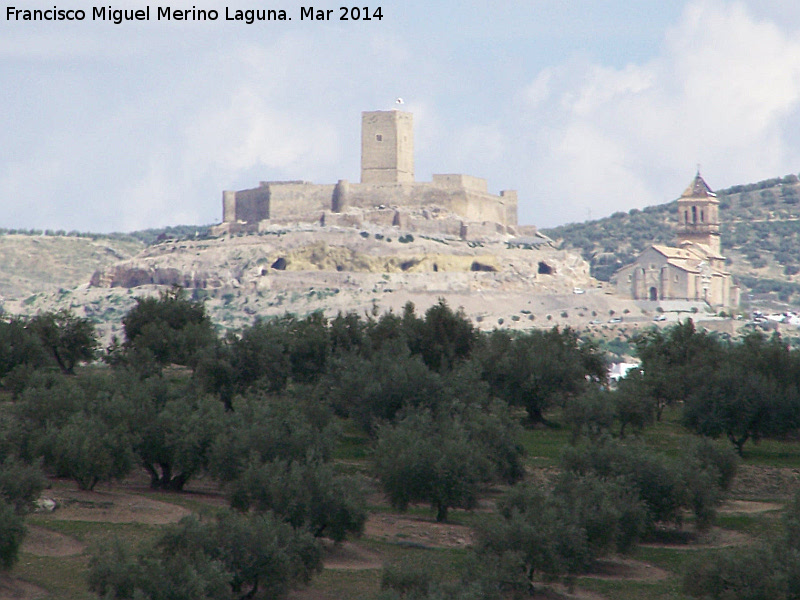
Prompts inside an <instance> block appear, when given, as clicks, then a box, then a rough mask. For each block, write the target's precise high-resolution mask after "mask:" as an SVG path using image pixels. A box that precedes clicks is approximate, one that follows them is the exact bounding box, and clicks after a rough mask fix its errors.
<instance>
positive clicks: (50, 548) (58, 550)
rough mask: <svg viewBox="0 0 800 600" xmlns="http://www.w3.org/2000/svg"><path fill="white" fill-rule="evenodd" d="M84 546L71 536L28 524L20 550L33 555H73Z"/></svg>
mask: <svg viewBox="0 0 800 600" xmlns="http://www.w3.org/2000/svg"><path fill="white" fill-rule="evenodd" d="M84 548H86V546H85V544H83V543H82V542H80V541H78V540H76V539H75V538H73V537H71V536H68V535H64V534H63V533H58V532H57V531H51V530H50V529H47V528H45V527H38V526H36V525H28V533H27V535H26V536H25V539H24V540H23V542H22V551H23V552H26V553H28V554H33V555H35V556H73V555H75V554H80V553H81V552H83V550H84Z"/></svg>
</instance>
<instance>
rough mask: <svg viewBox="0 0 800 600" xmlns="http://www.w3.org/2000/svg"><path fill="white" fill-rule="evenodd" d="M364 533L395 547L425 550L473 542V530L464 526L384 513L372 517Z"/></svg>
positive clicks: (461, 545) (463, 545)
mask: <svg viewBox="0 0 800 600" xmlns="http://www.w3.org/2000/svg"><path fill="white" fill-rule="evenodd" d="M364 534H365V535H367V536H369V537H372V538H376V539H379V540H382V541H385V542H390V543H393V544H405V545H409V546H418V547H423V548H464V547H466V546H469V545H471V544H472V541H473V533H472V530H471V529H470V528H469V527H465V526H464V525H453V524H447V523H436V522H434V521H428V520H425V519H420V518H415V517H407V516H397V515H385V514H379V515H370V516H369V518H368V519H367V523H366V526H365V528H364Z"/></svg>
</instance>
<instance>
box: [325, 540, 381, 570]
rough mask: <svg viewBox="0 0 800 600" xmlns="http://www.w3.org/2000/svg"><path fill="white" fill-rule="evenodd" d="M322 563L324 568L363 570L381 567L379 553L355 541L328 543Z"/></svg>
mask: <svg viewBox="0 0 800 600" xmlns="http://www.w3.org/2000/svg"><path fill="white" fill-rule="evenodd" d="M323 564H324V565H325V568H326V569H337V570H344V571H363V570H367V569H380V568H381V567H383V559H382V558H381V555H380V554H378V553H377V552H373V551H372V550H368V549H367V548H363V547H361V546H359V545H358V543H357V542H344V543H342V544H330V545H329V546H328V547H327V548H326V549H325V557H324V559H323Z"/></svg>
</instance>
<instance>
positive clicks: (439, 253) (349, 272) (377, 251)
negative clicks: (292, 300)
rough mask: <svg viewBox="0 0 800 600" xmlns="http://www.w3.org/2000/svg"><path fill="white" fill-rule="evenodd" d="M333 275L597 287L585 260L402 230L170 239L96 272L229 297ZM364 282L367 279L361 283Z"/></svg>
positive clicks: (503, 242)
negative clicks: (232, 293) (227, 293)
mask: <svg viewBox="0 0 800 600" xmlns="http://www.w3.org/2000/svg"><path fill="white" fill-rule="evenodd" d="M322 274H327V275H329V276H330V277H331V280H332V281H338V282H340V284H341V285H358V286H359V287H362V288H363V287H364V284H368V282H369V280H371V277H370V276H374V275H381V276H383V275H391V276H395V277H394V279H395V280H396V281H397V283H398V284H400V285H402V286H403V288H404V289H407V290H408V291H412V290H414V289H431V288H436V289H443V290H448V289H452V290H453V291H457V290H470V289H478V288H486V289H497V288H498V287H500V288H502V289H505V290H507V291H517V292H524V291H528V292H530V293H542V292H549V293H566V292H569V291H571V290H572V289H573V288H575V287H591V286H593V285H594V283H595V282H594V280H593V279H592V278H591V277H590V276H589V266H588V264H587V263H586V262H585V261H584V260H583V259H582V258H580V257H579V256H578V255H577V254H573V253H568V252H564V251H560V250H557V249H554V248H553V247H552V246H551V245H549V244H548V243H546V242H544V241H542V242H541V243H539V244H531V243H528V244H521V245H520V244H517V243H516V242H514V239H513V238H501V237H499V236H498V237H496V238H495V239H492V240H488V239H487V240H483V241H464V240H461V239H459V238H455V237H450V238H447V237H433V236H416V237H415V236H414V235H412V234H408V233H406V234H404V233H402V232H399V231H397V230H396V229H393V228H386V229H375V230H372V231H358V230H355V229H348V228H336V227H325V226H317V227H309V226H306V227H296V228H287V229H275V230H274V231H270V232H262V233H260V234H251V235H242V236H233V237H229V236H226V237H220V238H216V239H211V240H202V241H182V242H167V243H162V244H158V245H155V246H151V247H150V248H147V249H146V250H145V251H144V252H142V253H140V254H139V255H137V256H135V257H133V258H131V259H128V260H124V261H120V262H119V263H117V264H114V265H111V266H109V267H106V268H104V269H100V270H98V271H96V272H95V273H94V275H93V276H92V278H91V281H90V284H91V285H92V286H94V287H105V288H113V287H122V288H137V287H141V286H146V285H159V286H172V285H180V286H181V287H185V288H188V289H201V290H212V291H220V292H222V293H224V292H225V291H230V290H239V289H249V290H263V289H270V288H272V287H274V286H275V285H278V286H280V287H283V286H290V287H294V286H296V287H297V288H298V289H302V288H303V286H304V285H305V283H304V282H306V281H307V280H308V279H309V277H312V276H313V275H322ZM362 280H363V281H362Z"/></svg>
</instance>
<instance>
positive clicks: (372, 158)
mask: <svg viewBox="0 0 800 600" xmlns="http://www.w3.org/2000/svg"><path fill="white" fill-rule="evenodd" d="M413 182H414V120H413V117H412V114H411V113H408V112H403V111H399V110H387V111H371V112H363V113H361V183H413Z"/></svg>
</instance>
